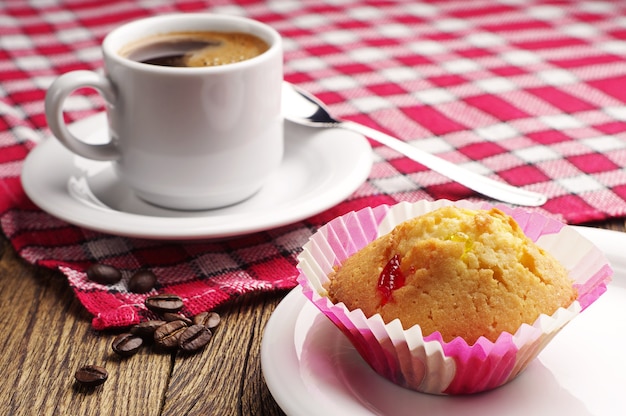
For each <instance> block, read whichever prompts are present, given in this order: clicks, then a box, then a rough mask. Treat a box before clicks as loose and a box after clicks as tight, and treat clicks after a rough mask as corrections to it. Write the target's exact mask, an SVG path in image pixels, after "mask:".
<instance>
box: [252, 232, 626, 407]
mask: <svg viewBox="0 0 626 416" xmlns="http://www.w3.org/2000/svg"><path fill="white" fill-rule="evenodd" d="M576 229H577V230H578V231H580V233H581V234H582V235H583V236H585V237H587V238H588V239H589V240H591V241H592V242H593V243H595V244H596V245H597V246H598V247H599V248H600V249H601V250H602V251H603V252H604V253H605V254H606V256H607V258H608V259H609V261H610V262H611V264H612V266H613V268H614V271H615V276H614V278H613V282H612V283H610V284H609V287H608V290H607V292H606V293H605V294H604V295H602V296H601V297H600V299H598V300H597V301H596V302H595V303H594V304H592V305H591V306H590V307H589V308H588V309H587V310H585V311H584V312H583V313H582V314H581V315H580V316H578V317H576V318H575V319H574V320H573V321H572V322H571V323H570V324H568V326H567V327H565V328H564V329H563V330H562V331H561V332H560V333H559V334H558V335H557V336H556V337H555V338H554V340H553V341H552V342H551V343H550V344H549V345H548V346H547V347H546V348H545V349H544V350H543V351H542V352H541V354H540V355H539V357H538V359H537V360H535V361H534V362H533V363H531V365H530V366H529V367H528V368H527V369H526V371H524V372H523V373H522V374H521V375H520V376H519V377H518V378H517V379H515V380H514V381H512V382H511V383H509V384H506V385H504V386H503V387H501V388H499V389H496V390H492V391H490V392H486V393H482V394H477V395H469V396H455V397H452V396H433V395H428V394H422V393H417V392H414V391H411V390H407V389H404V388H402V387H398V386H396V385H394V384H392V383H390V382H388V381H387V380H385V379H384V378H382V377H381V376H379V375H378V374H376V373H375V372H374V371H373V370H372V369H370V367H369V366H368V365H367V364H366V363H365V361H363V360H362V359H361V357H360V356H359V355H358V353H357V352H356V350H355V349H354V348H353V347H352V345H351V344H350V343H349V342H348V341H347V338H345V337H344V336H343V334H342V333H341V332H340V331H339V330H338V329H337V328H336V327H335V326H334V325H333V324H332V323H331V322H330V321H329V320H328V319H327V318H326V317H325V316H323V315H322V314H321V313H320V312H319V311H318V310H317V308H316V307H315V306H314V305H313V304H312V303H310V302H309V301H308V300H307V299H306V298H305V297H304V295H302V292H301V290H300V289H299V288H296V289H294V290H293V291H292V292H291V293H289V294H288V295H287V296H286V297H285V299H284V300H283V301H282V302H281V303H280V304H279V305H278V307H277V308H276V310H275V311H274V313H273V314H272V316H271V317H270V320H269V322H268V323H267V326H266V328H265V332H264V335H263V341H262V346H261V365H262V369H263V374H264V376H265V380H266V382H267V385H268V387H269V389H270V391H271V393H272V395H273V396H274V398H275V399H276V402H277V403H278V404H279V405H280V407H281V408H282V409H283V410H284V411H285V412H286V413H287V414H288V415H319V416H327V415H350V416H359V415H373V414H374V415H393V416H402V415H424V416H437V415H464V416H465V415H468V416H490V415H494V416H496V415H497V416H501V415H507V416H509V415H520V416H528V415H533V416H537V415H546V416H553V415H568V416H573V415H581V416H582V415H598V416H611V415H616V416H617V415H620V416H623V415H624V414H626V349H625V347H624V346H625V345H626V258H625V257H624V255H623V253H622V252H623V247H626V233H618V232H615V231H607V230H600V229H589V228H582V227H576Z"/></svg>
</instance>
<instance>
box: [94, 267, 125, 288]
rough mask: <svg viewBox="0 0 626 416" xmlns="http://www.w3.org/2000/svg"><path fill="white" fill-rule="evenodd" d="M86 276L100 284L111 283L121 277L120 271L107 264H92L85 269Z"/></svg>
mask: <svg viewBox="0 0 626 416" xmlns="http://www.w3.org/2000/svg"><path fill="white" fill-rule="evenodd" d="M87 278H88V279H89V280H91V281H93V282H96V283H100V284H101V285H113V284H115V283H117V282H119V281H120V280H121V279H122V273H121V272H120V271H119V270H117V269H116V268H115V267H113V266H109V265H107V264H93V265H91V266H89V268H88V269H87Z"/></svg>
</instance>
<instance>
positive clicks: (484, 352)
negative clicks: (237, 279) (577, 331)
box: [298, 200, 613, 394]
mask: <svg viewBox="0 0 626 416" xmlns="http://www.w3.org/2000/svg"><path fill="white" fill-rule="evenodd" d="M445 205H456V206H459V207H462V208H470V209H489V208H491V207H494V206H495V207H497V208H499V209H501V210H502V211H504V212H505V213H507V214H509V215H511V216H512V217H513V218H514V219H515V220H516V221H517V222H518V223H519V225H520V227H521V228H522V229H523V230H524V232H525V233H526V235H527V236H528V237H529V238H531V239H532V240H533V241H535V242H537V244H538V245H539V246H541V247H543V248H544V249H545V250H547V251H549V252H550V253H551V254H552V255H554V256H555V257H556V258H557V259H558V260H559V261H560V262H561V263H563V265H564V266H565V267H566V269H567V270H568V271H569V274H570V277H571V278H572V279H573V281H574V286H575V287H576V289H577V290H578V298H577V300H576V301H574V302H573V303H572V305H570V306H569V307H568V308H567V309H564V308H560V309H559V310H557V311H556V312H555V313H554V314H553V315H552V316H547V315H541V316H540V317H539V318H538V319H537V320H536V321H535V322H534V323H533V325H527V324H523V325H522V326H521V327H520V328H519V329H518V331H517V332H516V333H515V334H509V333H502V334H501V335H500V337H499V338H498V339H497V340H496V342H491V341H489V340H487V339H486V338H482V337H481V338H480V339H479V340H478V341H476V343H475V344H474V345H468V344H467V343H466V342H465V341H464V340H463V339H462V338H456V339H454V340H452V341H450V342H444V341H443V340H442V338H441V335H440V334H439V333H438V332H435V333H433V334H430V335H428V336H425V337H424V336H423V334H422V332H421V329H420V327H419V325H415V326H413V327H412V328H410V329H408V330H404V329H403V328H402V325H401V324H400V322H399V320H397V319H396V320H394V321H392V322H390V323H388V324H385V323H384V322H383V320H382V317H381V316H380V315H379V314H376V315H373V316H371V317H369V318H368V317H366V316H365V315H364V314H363V312H362V311H361V310H353V311H350V310H348V308H346V306H345V305H344V304H343V303H338V304H333V303H332V302H331V301H330V300H329V299H328V297H326V294H327V293H326V290H325V289H324V284H325V282H327V281H328V274H329V273H330V272H331V271H332V269H333V267H334V266H338V265H340V264H341V263H342V262H343V261H344V260H345V259H346V258H348V257H349V256H351V255H352V254H354V253H355V252H356V251H358V250H360V249H361V248H363V247H364V246H366V245H367V244H368V243H370V242H371V241H373V240H375V239H376V238H378V237H379V236H381V235H384V234H386V233H388V232H390V231H391V230H392V229H393V228H394V227H395V226H396V225H397V224H399V223H401V222H403V221H405V220H408V219H410V218H413V217H416V216H419V215H422V214H425V213H427V212H429V211H432V210H434V209H437V208H439V207H442V206H445ZM298 260H299V264H298V268H299V270H300V275H299V277H298V283H299V284H300V285H301V286H302V288H303V293H304V295H305V296H306V297H307V298H309V299H310V300H311V301H312V302H313V303H314V304H315V305H316V306H317V307H318V308H319V310H320V311H321V312H322V313H323V314H324V315H326V316H327V317H328V318H329V319H330V320H331V321H332V322H333V323H334V324H335V325H336V326H337V327H338V328H339V329H340V330H341V331H342V332H343V333H344V334H345V335H346V336H347V337H348V338H349V339H350V341H351V342H352V344H353V345H354V347H355V348H356V349H357V351H358V352H359V354H360V355H361V356H362V357H363V358H364V359H365V361H366V362H367V363H368V364H369V365H370V366H371V367H372V368H373V369H374V370H375V371H376V372H378V373H379V374H380V375H382V376H383V377H386V378H387V379H389V380H391V381H392V382H394V383H396V384H399V385H402V386H404V387H407V388H410V389H413V390H417V391H421V392H426V393H432V394H470V393H477V392H480V391H485V390H490V389H493V388H496V387H498V386H501V385H503V384H505V383H507V382H509V381H510V380H512V379H513V378H515V377H516V376H517V375H518V374H519V373H520V372H521V371H522V370H524V368H526V366H527V365H528V364H529V363H530V362H531V361H532V360H533V359H534V358H535V357H536V356H537V355H538V354H539V352H541V350H542V349H543V348H544V347H545V345H546V344H547V343H548V342H550V340H551V339H552V338H553V337H554V336H555V335H556V334H557V333H558V332H559V331H560V330H561V329H562V328H563V327H564V326H565V325H566V324H567V323H568V322H569V321H571V320H572V319H573V318H574V317H575V316H576V315H577V314H578V313H579V312H581V311H582V310H584V309H585V308H587V307H588V306H589V305H590V304H591V303H593V302H594V301H595V300H596V299H597V298H598V297H599V296H600V295H601V294H602V293H604V292H605V291H606V285H607V283H608V282H609V281H610V279H611V276H612V274H613V272H612V269H611V267H610V265H609V263H608V260H607V259H606V258H605V256H604V255H603V254H602V252H601V251H600V250H599V249H598V248H596V247H595V246H594V245H593V244H592V243H591V242H589V241H588V240H587V239H585V238H584V237H582V236H581V235H580V234H579V233H578V232H576V231H575V230H574V229H573V228H571V227H569V226H567V225H565V224H562V223H560V222H559V221H556V220H554V219H551V218H549V217H546V216H544V215H542V214H540V213H537V212H529V211H526V210H524V209H521V208H510V207H507V206H504V205H490V204H488V203H479V204H476V203H471V202H467V201H457V202H451V201H447V200H439V201H434V202H429V201H420V202H417V203H399V204H397V205H394V206H391V207H390V206H387V205H381V206H378V207H375V208H365V209H362V210H360V211H357V212H351V213H348V214H345V215H343V216H341V217H338V218H336V219H334V220H332V221H331V222H329V223H328V224H326V225H325V226H323V227H321V228H320V229H319V230H318V231H317V232H316V233H315V234H314V235H313V236H312V237H311V238H310V240H309V242H308V243H307V244H305V246H304V247H303V251H302V253H301V254H300V256H299V257H298Z"/></svg>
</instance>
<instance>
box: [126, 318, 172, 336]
mask: <svg viewBox="0 0 626 416" xmlns="http://www.w3.org/2000/svg"><path fill="white" fill-rule="evenodd" d="M166 323H167V322H165V321H160V320H153V321H144V322H141V323H139V324H137V325H134V326H132V327H131V328H130V333H131V334H133V335H137V336H140V337H142V338H144V339H147V338H149V339H153V338H154V331H156V329H157V328H158V327H160V326H161V325H165V324H166Z"/></svg>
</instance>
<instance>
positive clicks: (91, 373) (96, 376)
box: [74, 365, 109, 387]
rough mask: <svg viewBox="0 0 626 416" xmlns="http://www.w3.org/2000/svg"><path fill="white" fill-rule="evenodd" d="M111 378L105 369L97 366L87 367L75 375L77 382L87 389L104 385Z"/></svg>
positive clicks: (80, 369) (77, 371)
mask: <svg viewBox="0 0 626 416" xmlns="http://www.w3.org/2000/svg"><path fill="white" fill-rule="evenodd" d="M108 377H109V373H108V372H107V370H106V369H105V368H104V367H100V366H97V365H86V366H84V367H81V368H79V369H78V370H76V373H74V378H75V379H76V381H77V382H79V383H80V384H82V385H83V386H86V387H95V386H99V385H100V384H102V383H104V382H105V381H106V380H107V378H108Z"/></svg>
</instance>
